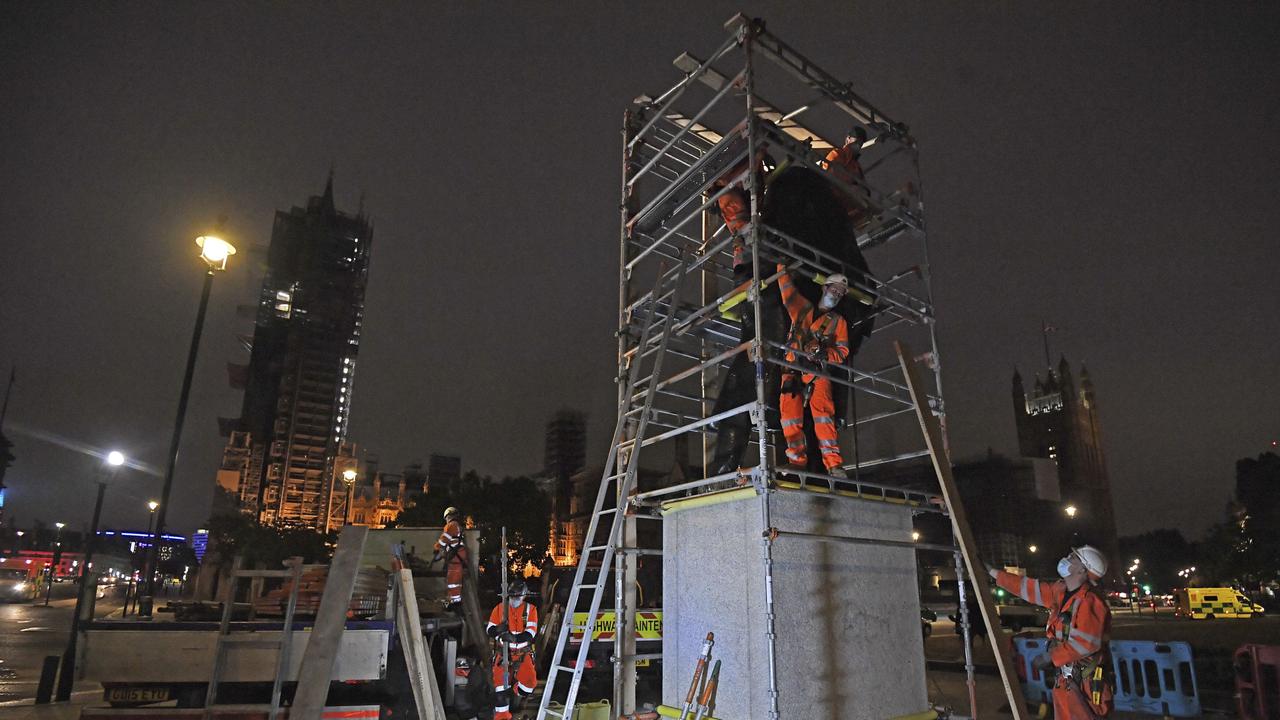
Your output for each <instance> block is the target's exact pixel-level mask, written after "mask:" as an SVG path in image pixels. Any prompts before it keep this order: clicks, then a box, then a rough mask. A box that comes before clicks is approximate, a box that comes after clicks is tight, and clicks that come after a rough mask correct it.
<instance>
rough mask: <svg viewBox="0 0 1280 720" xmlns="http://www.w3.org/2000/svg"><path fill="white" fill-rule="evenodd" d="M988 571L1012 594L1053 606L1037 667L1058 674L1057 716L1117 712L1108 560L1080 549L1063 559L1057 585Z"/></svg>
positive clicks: (1087, 719) (1083, 717)
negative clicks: (1104, 585) (1106, 593)
mask: <svg viewBox="0 0 1280 720" xmlns="http://www.w3.org/2000/svg"><path fill="white" fill-rule="evenodd" d="M987 572H988V573H989V574H990V575H991V578H992V579H993V580H995V581H996V583H997V584H998V585H999V586H1000V587H1002V588H1004V589H1005V590H1006V591H1008V592H1011V593H1013V594H1014V595H1017V596H1018V597H1020V598H1022V599H1023V600H1026V601H1027V602H1029V603H1035V604H1036V605H1040V606H1043V607H1046V608H1049V624H1048V625H1047V626H1046V627H1045V630H1046V632H1047V635H1048V638H1049V643H1048V648H1047V650H1046V652H1044V653H1042V654H1040V655H1038V656H1036V657H1035V658H1034V659H1033V660H1032V661H1031V665H1032V667H1034V668H1035V669H1037V670H1039V671H1040V672H1041V673H1049V672H1053V673H1056V675H1057V678H1056V680H1055V682H1054V685H1053V716H1054V718H1056V720H1092V719H1093V718H1099V717H1103V716H1105V715H1107V714H1108V713H1109V712H1111V707H1112V697H1113V694H1114V689H1113V688H1114V685H1113V681H1112V678H1111V676H1110V673H1111V659H1110V652H1109V641H1110V637H1111V609H1110V608H1109V607H1108V606H1107V601H1106V599H1105V598H1104V597H1103V596H1102V593H1101V592H1100V591H1099V590H1098V588H1097V583H1098V581H1099V580H1101V579H1102V576H1103V575H1105V574H1106V572H1107V560H1106V557H1104V556H1103V554H1102V553H1101V552H1099V551H1098V549H1097V548H1094V547H1091V546H1089V545H1085V546H1084V547H1079V548H1076V549H1075V550H1072V551H1071V554H1069V555H1067V556H1066V557H1064V558H1062V559H1061V560H1059V561H1058V575H1060V576H1062V579H1061V580H1058V581H1056V582H1051V583H1049V582H1042V581H1040V580H1036V579H1035V578H1029V577H1024V576H1022V575H1014V574H1013V573H1009V572H1005V571H1004V570H995V569H991V570H988V571H987Z"/></svg>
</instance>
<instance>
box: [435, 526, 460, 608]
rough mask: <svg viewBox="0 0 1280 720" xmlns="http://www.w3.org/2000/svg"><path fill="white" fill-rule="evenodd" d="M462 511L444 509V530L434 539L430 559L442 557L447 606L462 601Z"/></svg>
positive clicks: (452, 605) (451, 606) (458, 603)
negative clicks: (438, 537) (433, 549)
mask: <svg viewBox="0 0 1280 720" xmlns="http://www.w3.org/2000/svg"><path fill="white" fill-rule="evenodd" d="M461 517H462V513H460V512H458V508H456V507H449V508H447V509H446V510H445V511H444V530H442V531H441V532H440V539H439V540H436V546H435V547H436V552H435V556H434V557H432V559H431V561H432V562H435V561H436V560H439V559H440V558H444V562H445V574H444V582H445V585H446V586H447V587H448V590H449V607H450V608H453V607H454V606H456V605H460V604H461V603H462V578H463V577H464V576H465V575H466V574H467V546H466V545H465V544H464V543H463V541H462V524H461V523H460V522H458V520H459V518H461Z"/></svg>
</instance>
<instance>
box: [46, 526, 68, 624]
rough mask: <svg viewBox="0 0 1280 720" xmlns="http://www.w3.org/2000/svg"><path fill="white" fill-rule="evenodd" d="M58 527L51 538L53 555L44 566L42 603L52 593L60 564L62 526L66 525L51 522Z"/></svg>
mask: <svg viewBox="0 0 1280 720" xmlns="http://www.w3.org/2000/svg"><path fill="white" fill-rule="evenodd" d="M53 526H54V527H56V528H58V534H57V535H56V536H55V537H54V539H53V553H52V555H53V557H51V558H49V564H48V565H45V566H44V574H45V585H44V604H45V605H48V604H49V596H50V595H52V594H53V577H54V575H55V574H56V573H57V572H58V566H59V565H60V564H62V528H64V527H66V526H67V524H66V523H60V522H56V523H54V524H53Z"/></svg>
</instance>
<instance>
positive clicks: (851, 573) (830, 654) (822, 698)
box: [662, 490, 928, 720]
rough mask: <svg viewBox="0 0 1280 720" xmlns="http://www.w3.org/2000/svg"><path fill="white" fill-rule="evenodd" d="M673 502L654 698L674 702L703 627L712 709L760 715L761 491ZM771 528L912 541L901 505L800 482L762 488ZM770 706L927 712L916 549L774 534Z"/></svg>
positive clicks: (880, 714) (786, 714)
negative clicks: (773, 689) (713, 669)
mask: <svg viewBox="0 0 1280 720" xmlns="http://www.w3.org/2000/svg"><path fill="white" fill-rule="evenodd" d="M734 494H735V495H738V497H737V498H736V499H733V500H729V501H727V502H721V503H718V504H710V505H697V503H698V502H700V501H703V500H705V499H696V500H692V501H685V507H681V506H680V505H676V506H673V507H672V508H671V509H670V510H669V511H668V513H667V516H666V519H665V520H664V522H663V552H664V555H663V648H662V650H663V702H664V703H665V704H667V705H672V706H675V707H680V706H682V705H683V704H684V697H685V693H686V691H687V690H688V688H689V681H690V679H691V676H692V673H693V668H694V664H695V662H696V659H697V655H698V650H699V649H700V647H701V645H702V640H703V638H705V637H706V634H707V632H708V631H711V632H714V633H715V635H716V644H715V649H714V650H713V652H712V660H713V662H714V660H716V659H719V660H720V661H721V663H722V667H721V670H720V688H719V692H718V693H717V702H716V709H715V716H716V717H718V718H725V719H726V720H767V719H768V717H769V697H768V689H769V683H768V677H769V656H768V649H767V648H768V646H767V643H766V638H765V633H764V603H765V589H764V569H763V565H762V561H761V549H760V539H761V515H760V502H761V501H760V498H759V497H757V496H755V495H754V494H748V495H745V496H743V495H742V493H740V492H739V493H734ZM769 503H770V512H771V515H772V525H773V526H774V527H776V528H778V529H779V530H782V531H792V532H803V533H811V534H823V535H835V536H844V537H861V538H875V539H884V540H899V541H910V540H911V516H910V511H909V509H908V508H905V507H903V506H900V505H893V504H888V503H883V504H882V503H878V502H865V501H858V500H851V499H839V498H835V499H833V498H831V497H830V496H826V495H822V494H818V493H811V492H807V491H801V490H779V491H775V492H773V493H771V495H770V500H769ZM773 558H774V575H773V576H774V587H773V592H774V611H775V613H776V628H777V675H778V689H779V697H778V704H779V711H780V712H779V714H780V717H781V718H782V719H783V720H792V719H795V720H802V719H803V720H812V719H813V718H834V717H839V718H841V719H842V720H845V719H849V720H852V719H860V718H866V719H867V720H885V719H886V718H892V717H896V716H899V715H906V714H910V713H915V712H919V711H922V710H925V709H927V708H928V698H927V694H926V688H925V660H924V644H923V642H922V638H921V631H920V614H919V606H920V598H919V591H918V588H917V582H916V563H915V552H914V551H913V550H911V549H909V548H896V547H881V546H874V545H865V544H845V543H841V544H836V543H830V542H818V541H816V540H813V539H808V538H792V537H780V538H778V539H777V540H775V541H774V543H773Z"/></svg>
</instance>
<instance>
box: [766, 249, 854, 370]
mask: <svg viewBox="0 0 1280 720" xmlns="http://www.w3.org/2000/svg"><path fill="white" fill-rule="evenodd" d="M778 271H779V272H781V273H782V275H781V276H779V277H778V290H780V291H781V292H782V304H783V305H785V306H786V307H787V314H788V315H790V316H791V334H790V335H789V336H788V338H787V346H788V347H790V348H791V350H790V351H788V352H787V360H788V361H789V362H795V361H796V357H797V355H796V353H797V352H800V353H803V354H805V355H808V354H811V353H813V352H816V351H818V350H824V349H825V354H826V356H825V357H824V358H823V359H825V360H826V361H827V362H830V363H836V364H839V363H842V362H844V361H845V358H847V357H849V322H848V321H847V320H845V319H844V316H842V315H840V313H837V312H835V311H831V312H825V313H822V314H821V315H815V312H814V311H815V308H814V306H813V303H811V302H809V301H808V300H806V299H805V297H804V296H803V295H801V294H800V291H799V290H797V289H796V285H795V282H794V281H793V280H792V279H791V273H790V272H788V271H787V268H786V266H785V265H782V264H779V265H778ZM803 379H804V381H805V382H810V381H811V380H812V379H813V375H811V374H808V373H806V374H805V375H804V378H803Z"/></svg>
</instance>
